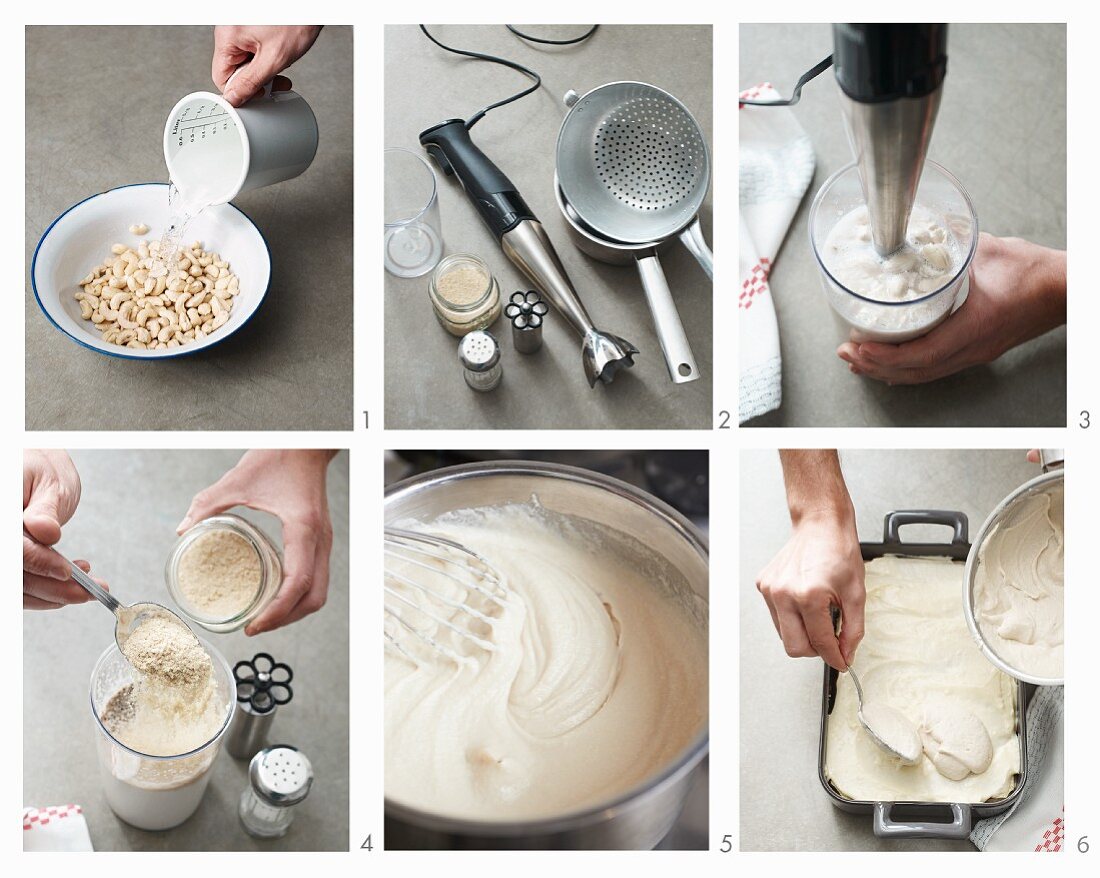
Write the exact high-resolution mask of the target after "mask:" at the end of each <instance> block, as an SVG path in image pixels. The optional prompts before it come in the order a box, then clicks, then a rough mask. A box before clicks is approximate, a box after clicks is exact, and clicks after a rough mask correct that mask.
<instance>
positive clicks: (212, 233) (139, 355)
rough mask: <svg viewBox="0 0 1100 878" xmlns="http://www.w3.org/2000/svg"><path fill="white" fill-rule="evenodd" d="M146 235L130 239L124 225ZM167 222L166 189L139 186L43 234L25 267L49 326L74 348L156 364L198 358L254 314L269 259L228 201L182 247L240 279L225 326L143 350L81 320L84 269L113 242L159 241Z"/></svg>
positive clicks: (68, 215) (79, 207)
mask: <svg viewBox="0 0 1100 878" xmlns="http://www.w3.org/2000/svg"><path fill="white" fill-rule="evenodd" d="M139 223H144V224H145V225H147V226H149V231H148V232H147V233H146V234H144V235H131V234H130V226H132V225H135V224H139ZM167 225H168V184H167V183H138V184H135V185H133V186H121V187H119V188H118V189H109V190H108V191H106V192H102V193H100V194H99V195H93V196H91V197H90V198H86V199H85V200H84V201H81V202H79V203H77V204H74V205H73V206H72V207H70V208H69V209H68V210H66V211H65V212H64V213H63V214H61V216H59V217H58V218H57V219H55V220H54V221H53V222H52V223H51V224H50V226H49V227H48V228H47V229H46V231H45V232H44V233H43V234H42V238H41V240H39V242H38V247H37V248H36V249H35V252H34V259H33V261H32V262H31V285H32V287H33V289H34V297H35V299H37V300H38V305H39V307H40V308H41V309H42V312H43V313H44V314H45V315H46V317H48V318H49V320H50V322H51V323H52V324H53V325H54V326H56V327H57V328H58V329H60V330H61V331H62V332H63V333H65V335H67V336H68V337H69V338H71V339H72V340H73V341H75V342H76V343H77V344H79V345H82V346H84V347H86V348H89V349H91V350H93V351H97V352H98V353H101V354H107V355H108V356H111V357H121V358H123V359H129V360H155V359H161V358H168V357H183V356H187V355H188V354H194V353H198V352H199V351H202V350H206V349H207V348H210V347H213V346H214V345H217V344H220V343H221V342H223V341H225V340H226V339H227V338H229V337H230V336H231V335H233V334H234V333H235V332H236V331H237V330H239V329H240V328H241V327H242V326H244V325H245V324H246V323H247V322H248V321H249V320H250V319H252V315H253V314H255V313H256V311H257V310H259V307H260V305H261V303H262V302H263V300H264V296H265V295H266V294H267V287H268V283H269V281H270V280H271V254H270V253H269V252H268V248H267V242H266V241H265V240H264V237H263V235H262V234H260V230H259V229H258V228H256V225H255V223H253V222H252V220H251V219H249V218H248V216H247V215H246V214H244V213H243V212H242V211H241V210H239V209H238V208H236V207H234V206H233V205H232V204H219V205H216V206H215V207H209V208H207V209H206V210H204V211H203V212H202V213H201V214H200V215H199V216H198V217H196V218H195V219H194V220H192V221H191V222H190V223H189V224H188V226H187V231H186V233H185V237H186V241H185V242H184V243H185V244H190V243H191V242H192V241H202V243H203V246H204V247H205V248H206V249H208V250H214V251H216V252H218V253H220V254H221V256H222V258H223V259H225V260H226V261H228V262H229V267H230V270H231V271H232V272H233V273H234V274H236V275H237V276H238V277H239V278H240V282H241V283H240V287H241V291H240V293H239V294H238V295H237V297H236V299H235V300H234V303H233V310H232V311H231V312H230V317H229V321H228V322H227V323H226V324H225V325H224V326H222V327H221V328H220V329H218V330H217V332H215V333H213V334H212V335H211V336H209V337H207V338H205V339H203V340H201V341H197V342H192V343H190V344H187V345H184V346H183V347H179V348H167V349H162V350H142V349H140V348H137V349H135V348H127V347H121V346H119V345H114V344H107V343H105V342H104V341H103V339H102V337H101V334H100V332H99V330H98V329H96V328H95V324H94V323H92V322H91V321H90V320H83V319H81V317H80V303H79V302H77V300H76V299H75V298H73V296H74V295H75V293H76V292H77V290H78V289H79V285H80V280H81V279H82V278H83V277H84V276H85V275H87V274H88V270H89V269H90V268H91V267H92V266H93V265H96V264H98V263H100V262H102V261H103V260H104V259H105V258H106V257H107V255H108V254H109V253H110V251H111V245H113V244H116V243H122V244H130V245H133V246H135V247H136V246H137V244H138V242H139V241H141V240H147V241H155V240H159V239H160V236H161V234H162V233H163V232H164V229H165V227H166V226H167Z"/></svg>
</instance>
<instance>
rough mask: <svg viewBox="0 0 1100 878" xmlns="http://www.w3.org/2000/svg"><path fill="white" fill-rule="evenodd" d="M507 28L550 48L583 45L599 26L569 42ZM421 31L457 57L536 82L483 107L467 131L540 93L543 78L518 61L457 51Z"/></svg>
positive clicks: (472, 118)
mask: <svg viewBox="0 0 1100 878" xmlns="http://www.w3.org/2000/svg"><path fill="white" fill-rule="evenodd" d="M505 27H506V28H508V30H509V31H511V32H512V33H513V34H515V35H516V36H517V37H519V38H520V39H522V40H527V41H528V42H531V43H541V44H544V45H548V46H572V45H576V44H577V43H583V42H584V41H585V40H587V39H588V38H589V37H590V36H592V34H594V33H595V32H596V30H597V29H598V28H599V25H598V24H594V25H592V27H591V28H589V29H588V30H587V31H586V32H585V33H583V34H582V35H581V36H579V37H574V38H573V39H569V40H548V39H544V38H543V37H535V36H531V35H530V34H525V33H524V32H523V31H521V30H519V29H517V28H516V27H515V26H514V25H511V24H506V25H505ZM420 30H421V31H423V33H424V36H426V37H427V38H428V39H429V40H431V41H432V42H433V43H435V44H436V45H437V46H439V48H441V49H443V50H445V51H447V52H453V53H454V54H455V55H463V56H465V57H467V58H476V59H477V60H479V61H489V62H490V63H492V64H501V65H503V66H505V67H510V68H511V69H512V70H515V71H517V72H518V73H522V74H523V75H524V76H528V77H530V78H531V79H533V80H534V82H533V83H532V84H531V85H530V86H529V87H528V88H525V89H524V90H523V91H520V92H516V94H514V95H512V96H511V97H508V98H505V99H504V100H502V101H497V102H496V103H494V104H489V106H487V107H483V108H482V109H480V110H478V111H477V112H476V113H474V115H472V116H471V117H470V118H469V119H467V120H466V130H467V131H469V130H470V129H471V128H473V127H474V125H476V124H477V123H478V122H480V121H481V119H482V118H484V116H485V114H486V113H488V112H489V111H490V110H495V109H496V108H497V107H503V106H504V105H505V104H510V103H512V102H513V101H518V100H519V99H520V98H525V97H527V95H529V94H532V93H534V92H536V91H538V89H539V86H540V85H542V77H541V76H539V75H538V74H537V73H536V72H535V71H534V70H532V69H531V68H530V67H524V66H523V65H522V64H520V63H519V62H517V61H509V60H508V59H507V58H500V57H498V56H496V55H487V54H486V53H484V52H473V51H470V50H467V49H456V48H455V47H454V46H448V45H446V44H445V43H442V42H440V41H439V40H437V39H436V38H435V37H433V36H432V35H431V34H430V33H429V32H428V28H427V25H423V24H422V25H420Z"/></svg>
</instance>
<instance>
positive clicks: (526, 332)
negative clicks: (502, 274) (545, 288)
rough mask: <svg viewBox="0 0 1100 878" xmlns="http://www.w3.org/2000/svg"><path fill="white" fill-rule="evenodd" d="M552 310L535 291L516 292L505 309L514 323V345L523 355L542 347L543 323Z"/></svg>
mask: <svg viewBox="0 0 1100 878" xmlns="http://www.w3.org/2000/svg"><path fill="white" fill-rule="evenodd" d="M549 311H550V308H549V307H548V306H547V304H546V303H545V302H544V301H543V300H542V297H541V296H540V295H539V294H538V292H536V291H535V290H528V291H527V292H526V293H525V292H523V291H522V290H516V292H514V293H512V295H511V297H510V298H509V300H508V304H507V305H506V306H505V308H504V316H505V317H507V318H508V319H509V320H510V321H512V343H513V344H514V345H515V346H516V350H517V351H519V352H520V353H521V354H533V353H534V352H535V351H537V350H538V349H539V348H541V347H542V323H543V319H544V318H545V317H546V315H547V314H548V313H549Z"/></svg>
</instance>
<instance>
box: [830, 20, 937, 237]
mask: <svg viewBox="0 0 1100 878" xmlns="http://www.w3.org/2000/svg"><path fill="white" fill-rule="evenodd" d="M833 40H834V51H833V60H834V65H835V69H836V79H837V84H838V85H839V86H840V89H841V96H840V102H841V107H842V109H843V112H844V121H845V125H846V128H847V130H848V139H849V142H850V143H851V145H852V151H853V152H854V153H855V156H856V163H857V164H858V166H859V176H860V180H861V182H862V183H863V194H864V197H865V199H866V201H867V209H868V211H869V213H870V219H871V236H872V239H873V241H874V245H875V250H876V251H877V252H878V253H879V254H881V255H883V256H885V255H888V254H890V253H893V252H894V251H895V250H897V249H898V248H899V247H900V246H901V245H902V244H903V243H904V242H905V232H906V229H907V228H908V226H909V214H910V213H911V211H912V209H913V199H914V197H915V196H916V193H917V184H918V183H919V182H920V176H921V172H922V171H923V169H924V159H925V156H926V155H927V153H928V143H929V141H930V140H931V139H932V128H933V126H934V125H935V122H936V113H937V111H938V110H939V106H940V95H941V94H942V92H943V79H944V75H945V74H946V71H947V25H946V24H837V25H834V26H833Z"/></svg>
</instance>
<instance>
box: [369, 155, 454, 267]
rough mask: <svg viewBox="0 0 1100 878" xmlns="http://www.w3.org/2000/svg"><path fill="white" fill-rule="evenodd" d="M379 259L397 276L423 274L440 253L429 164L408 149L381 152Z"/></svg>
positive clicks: (436, 202)
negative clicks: (383, 227)
mask: <svg viewBox="0 0 1100 878" xmlns="http://www.w3.org/2000/svg"><path fill="white" fill-rule="evenodd" d="M384 185H385V190H386V191H385V217H384V219H385V225H386V230H385V235H384V237H383V239H382V242H383V251H382V252H383V262H384V264H385V266H386V271H388V272H389V273H390V274H393V275H396V276H397V277H420V276H421V275H424V274H427V273H428V272H429V271H431V270H432V269H433V268H435V266H436V264H437V263H438V262H439V260H440V258H442V256H443V232H442V227H441V226H440V223H439V201H438V198H437V193H436V184H435V173H434V172H433V171H432V168H431V165H429V164H428V163H427V161H425V160H424V159H423V158H422V157H421V156H419V155H417V154H416V153H415V152H413V151H412V150H408V149H402V148H401V147H390V148H387V149H386V151H385V180H384Z"/></svg>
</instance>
